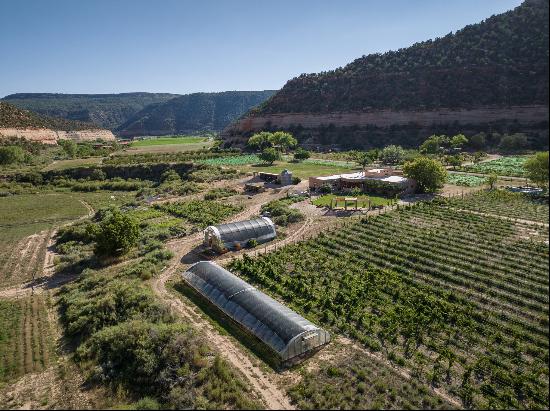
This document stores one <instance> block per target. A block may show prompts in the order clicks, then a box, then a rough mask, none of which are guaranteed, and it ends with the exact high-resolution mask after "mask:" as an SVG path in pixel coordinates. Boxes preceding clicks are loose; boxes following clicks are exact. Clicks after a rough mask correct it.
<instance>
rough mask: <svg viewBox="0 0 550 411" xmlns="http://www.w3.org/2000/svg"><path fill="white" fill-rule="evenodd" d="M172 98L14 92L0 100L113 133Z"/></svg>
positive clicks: (162, 94)
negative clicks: (125, 123)
mask: <svg viewBox="0 0 550 411" xmlns="http://www.w3.org/2000/svg"><path fill="white" fill-rule="evenodd" d="M176 96H178V95H177V94H169V93H121V94H58V93H17V94H11V95H9V96H6V97H4V98H3V99H2V100H4V101H6V102H8V103H11V104H14V105H16V106H17V107H20V108H24V109H27V110H32V111H34V112H36V113H39V114H43V115H47V116H51V117H59V118H64V119H68V120H78V121H84V122H90V123H94V124H97V125H98V126H101V127H103V128H108V129H111V130H114V129H115V128H116V127H118V126H120V125H121V124H122V123H124V122H125V121H127V120H128V119H129V118H130V117H131V116H133V115H134V114H135V113H137V112H138V111H140V110H142V109H143V108H144V107H145V106H147V105H149V104H153V103H161V102H164V101H167V100H170V99H171V98H174V97H176Z"/></svg>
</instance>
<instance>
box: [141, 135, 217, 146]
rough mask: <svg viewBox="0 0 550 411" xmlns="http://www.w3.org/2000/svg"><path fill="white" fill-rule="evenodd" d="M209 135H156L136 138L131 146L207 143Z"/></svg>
mask: <svg viewBox="0 0 550 411" xmlns="http://www.w3.org/2000/svg"><path fill="white" fill-rule="evenodd" d="M208 140H209V139H208V137H195V136H171V137H155V138H147V139H144V140H136V141H133V142H132V144H130V147H150V146H165V145H173V144H197V143H206V142H207V141H208Z"/></svg>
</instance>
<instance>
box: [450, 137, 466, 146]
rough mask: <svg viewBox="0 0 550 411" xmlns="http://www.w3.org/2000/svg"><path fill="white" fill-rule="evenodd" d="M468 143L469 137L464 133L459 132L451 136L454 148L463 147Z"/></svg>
mask: <svg viewBox="0 0 550 411" xmlns="http://www.w3.org/2000/svg"><path fill="white" fill-rule="evenodd" d="M466 144H468V138H467V137H466V136H465V135H464V134H457V135H456V136H453V137H452V138H451V147H452V148H462V147H464V146H465V145H466Z"/></svg>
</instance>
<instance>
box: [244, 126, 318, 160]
mask: <svg viewBox="0 0 550 411" xmlns="http://www.w3.org/2000/svg"><path fill="white" fill-rule="evenodd" d="M297 145H298V140H296V139H295V138H294V136H293V135H292V134H290V133H287V132H285V131H276V132H274V133H272V132H269V131H262V132H260V133H256V134H254V135H253V136H252V137H250V138H249V139H248V147H250V148H251V149H256V150H261V153H260V159H261V160H262V161H264V162H266V163H268V164H273V163H274V162H275V161H277V160H280V159H281V153H282V152H286V151H287V150H288V149H291V148H294V147H296V146H297ZM308 154H309V153H308ZM308 154H306V151H305V150H301V151H300V152H299V153H298V157H295V158H296V159H297V160H298V159H300V158H301V159H305V158H308V157H309V155H308Z"/></svg>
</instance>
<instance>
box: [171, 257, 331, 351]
mask: <svg viewBox="0 0 550 411" xmlns="http://www.w3.org/2000/svg"><path fill="white" fill-rule="evenodd" d="M182 276H183V279H184V280H185V281H186V282H187V284H189V285H190V286H191V287H192V288H193V289H194V290H195V291H197V292H198V293H199V294H200V295H201V296H202V297H204V298H206V299H207V300H208V301H209V302H210V303H212V304H214V305H215V306H216V307H217V308H218V309H219V310H221V311H222V312H223V313H224V314H226V315H227V316H229V317H230V318H231V319H233V320H234V321H236V322H237V323H238V324H239V325H241V326H242V327H244V328H245V329H246V330H247V331H249V332H250V333H252V334H253V335H255V336H256V337H257V338H259V339H260V340H261V341H262V342H263V343H264V344H266V345H267V346H268V347H269V348H271V350H273V351H274V352H275V353H276V354H277V355H278V357H279V358H280V359H281V360H282V361H283V362H287V361H289V360H291V359H296V357H299V356H301V355H303V354H307V353H308V352H311V351H313V350H315V349H316V348H318V347H321V346H323V345H324V344H327V343H328V342H329V341H330V334H329V333H328V332H327V331H325V330H323V329H321V328H319V327H317V326H316V325H315V324H313V323H311V322H310V321H308V320H306V319H305V318H303V317H302V316H300V315H299V314H297V313H296V312H294V311H292V310H291V309H290V308H288V307H286V306H284V305H282V304H281V303H279V302H277V301H275V300H274V299H273V298H271V297H269V296H268V295H266V294H264V293H262V292H261V291H259V290H257V289H256V288H255V287H253V286H251V285H250V284H248V283H247V282H245V281H243V280H241V279H240V278H239V277H237V276H236V275H234V274H233V273H231V272H229V271H227V270H225V269H224V268H222V267H220V266H219V265H217V264H216V263H213V262H211V261H201V262H198V263H196V264H193V265H192V266H191V267H189V269H188V270H187V271H186V272H184V273H183V274H182Z"/></svg>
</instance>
